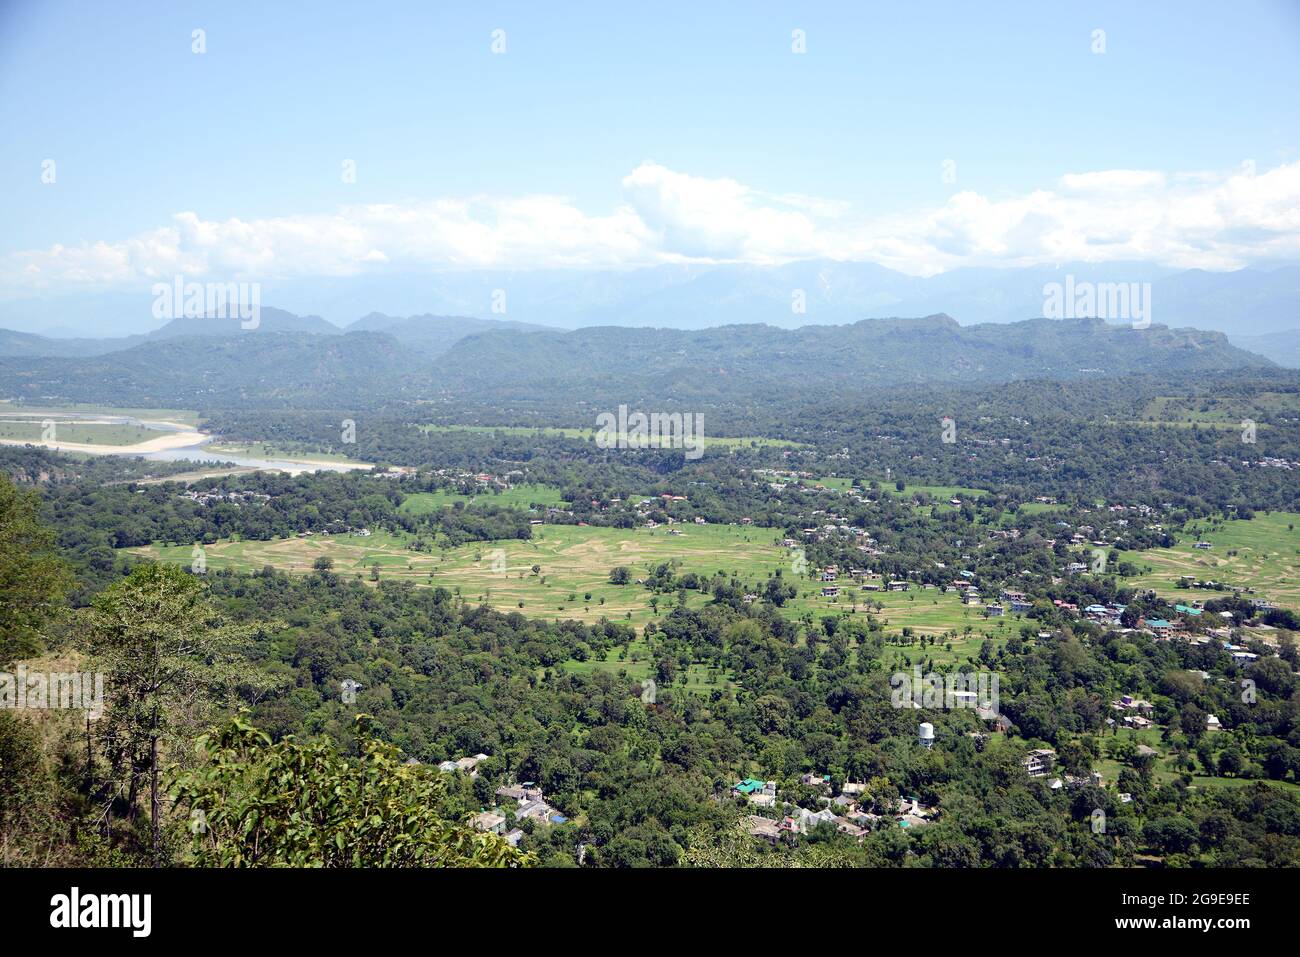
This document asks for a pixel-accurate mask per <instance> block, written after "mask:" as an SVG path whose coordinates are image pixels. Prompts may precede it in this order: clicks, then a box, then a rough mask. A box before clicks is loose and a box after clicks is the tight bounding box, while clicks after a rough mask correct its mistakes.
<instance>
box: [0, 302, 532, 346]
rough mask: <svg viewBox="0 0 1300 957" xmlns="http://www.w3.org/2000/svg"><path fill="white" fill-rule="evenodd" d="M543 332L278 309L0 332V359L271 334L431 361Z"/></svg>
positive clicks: (440, 319) (518, 325) (459, 320)
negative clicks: (361, 341)
mask: <svg viewBox="0 0 1300 957" xmlns="http://www.w3.org/2000/svg"><path fill="white" fill-rule="evenodd" d="M545 328H546V327H545V326H531V325H529V324H527V323H523V322H509V321H496V320H493V319H473V318H470V317H468V316H434V315H422V316H410V317H408V318H400V317H394V316H385V315H383V314H381V313H377V312H373V313H371V314H369V315H367V316H364V317H362V318H361V319H358V320H357V321H356V322H354V323H352V324H351V325H349V326H347V327H346V328H345V329H340V328H339V327H338V326H336V325H334V324H333V323H330V322H326V321H325V320H324V319H322V318H321V317H320V316H295V315H294V314H293V313H290V312H285V311H284V310H283V309H274V308H271V307H267V306H264V307H262V309H261V311H260V316H259V321H258V325H257V326H256V328H253V329H245V328H244V327H243V325H242V324H241V321H240V320H239V319H216V318H191V319H173V320H171V321H170V322H168V323H167V324H166V325H165V326H162V327H161V328H159V329H157V330H155V331H154V332H150V333H147V334H143V335H135V336H123V337H120V338H111V339H86V338H74V339H56V338H52V337H49V336H39V335H36V334H34V333H30V332H15V331H13V330H11V329H0V356H22V357H55V358H77V357H88V356H102V355H107V354H109V353H113V352H121V351H123V350H126V349H133V348H135V347H136V346H140V345H144V344H145V343H150V342H159V341H162V340H166V339H176V338H181V337H213V336H216V337H229V336H238V335H241V334H244V335H247V334H255V335H258V336H265V335H273V334H276V333H309V334H312V335H321V336H338V335H343V334H344V333H345V332H383V333H385V334H387V335H389V336H391V337H392V338H394V339H396V340H397V341H398V342H400V343H402V344H403V345H406V346H408V347H410V348H412V349H415V350H416V351H418V352H420V353H422V354H424V355H426V356H433V355H438V354H440V353H442V352H445V351H446V350H447V349H449V348H451V346H452V345H454V344H455V343H456V342H457V341H458V340H460V339H463V338H464V337H465V336H467V335H471V334H473V333H477V332H484V331H487V330H489V329H509V330H512V331H516V332H528V331H536V330H539V329H545Z"/></svg>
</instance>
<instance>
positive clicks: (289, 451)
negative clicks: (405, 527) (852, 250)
mask: <svg viewBox="0 0 1300 957" xmlns="http://www.w3.org/2000/svg"><path fill="white" fill-rule="evenodd" d="M207 450H208V451H209V452H213V453H216V454H224V455H233V456H236V457H240V458H243V457H250V458H258V459H272V460H277V459H284V460H290V461H307V462H339V463H348V464H352V465H366V464H368V463H365V462H360V461H358V460H357V459H354V458H351V457H350V456H347V455H342V454H341V453H338V452H319V451H316V450H314V449H312V448H311V447H310V446H307V445H305V444H303V445H294V444H286V445H272V444H271V443H269V442H220V443H213V444H210V445H208V446H207Z"/></svg>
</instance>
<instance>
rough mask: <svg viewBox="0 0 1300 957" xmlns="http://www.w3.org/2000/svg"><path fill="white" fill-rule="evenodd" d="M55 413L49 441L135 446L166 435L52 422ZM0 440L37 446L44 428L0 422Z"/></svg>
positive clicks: (13, 421) (158, 431)
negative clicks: (11, 440) (51, 436)
mask: <svg viewBox="0 0 1300 957" xmlns="http://www.w3.org/2000/svg"><path fill="white" fill-rule="evenodd" d="M54 415H57V413H50V416H51V421H53V422H54V434H53V440H54V441H56V442H75V443H78V444H82V445H135V444H136V443H138V442H148V441H149V440H150V439H156V438H160V437H161V436H164V435H168V434H169V433H167V432H164V431H162V430H161V429H150V428H145V427H144V426H139V425H128V424H111V423H98V422H78V421H75V420H64V421H60V420H59V419H56V418H53V416H54ZM0 439H17V440H19V441H23V442H40V441H43V440H44V439H45V426H44V425H43V420H42V419H36V420H25V419H9V418H0Z"/></svg>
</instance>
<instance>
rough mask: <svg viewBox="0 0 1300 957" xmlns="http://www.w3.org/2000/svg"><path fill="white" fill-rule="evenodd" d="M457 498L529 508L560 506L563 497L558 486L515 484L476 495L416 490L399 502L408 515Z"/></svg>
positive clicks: (423, 512) (444, 505)
mask: <svg viewBox="0 0 1300 957" xmlns="http://www.w3.org/2000/svg"><path fill="white" fill-rule="evenodd" d="M456 502H464V503H465V504H466V505H468V504H469V503H471V502H477V503H478V504H480V505H499V506H504V507H506V508H531V507H533V506H534V505H540V506H542V507H546V506H557V507H558V506H561V505H563V504H564V499H563V498H561V497H560V490H559V489H557V488H555V487H554V486H551V485H514V486H511V487H510V488H508V489H505V490H503V491H501V492H499V493H496V492H483V493H482V494H479V495H462V494H461V493H459V492H447V491H438V492H415V493H414V494H411V495H408V496H407V497H406V499H405V501H403V502H402V509H401V510H402V511H403V512H406V513H408V514H410V515H427V514H428V513H430V512H436V511H438V510H439V509H443V508H451V507H452V505H454V504H455V503H456Z"/></svg>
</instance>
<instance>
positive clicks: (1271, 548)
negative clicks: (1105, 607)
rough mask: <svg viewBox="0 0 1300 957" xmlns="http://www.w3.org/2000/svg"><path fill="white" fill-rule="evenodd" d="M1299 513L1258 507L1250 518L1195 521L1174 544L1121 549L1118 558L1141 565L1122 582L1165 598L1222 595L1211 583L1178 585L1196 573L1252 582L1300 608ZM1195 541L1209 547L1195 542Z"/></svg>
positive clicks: (1260, 591) (1262, 592)
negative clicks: (1201, 586) (1206, 544)
mask: <svg viewBox="0 0 1300 957" xmlns="http://www.w3.org/2000/svg"><path fill="white" fill-rule="evenodd" d="M1297 526H1300V514H1297V513H1295V512H1273V513H1271V514H1268V515H1266V514H1264V513H1262V512H1257V513H1256V514H1255V517H1254V518H1253V519H1249V520H1243V519H1232V520H1228V521H1223V522H1221V523H1217V524H1215V525H1213V526H1212V525H1211V523H1208V522H1199V523H1193V524H1192V525H1191V526H1189V528H1188V529H1187V530H1186V531H1185V532H1184V533H1183V534H1182V536H1181V537H1182V539H1183V540H1182V541H1180V542H1179V543H1178V544H1177V545H1175V546H1174V547H1173V548H1153V549H1149V550H1147V551H1140V552H1137V551H1130V552H1123V553H1122V554H1121V555H1120V560H1121V561H1128V562H1133V563H1134V564H1135V565H1137V566H1138V568H1139V569H1141V570H1142V573H1141V574H1140V575H1139V576H1138V577H1136V578H1127V579H1125V580H1124V582H1125V584H1128V585H1136V586H1139V587H1145V588H1152V589H1154V590H1155V592H1156V594H1158V595H1161V596H1162V597H1165V598H1171V599H1175V598H1176V599H1181V600H1187V599H1191V598H1201V599H1207V600H1208V599H1211V598H1221V597H1223V595H1224V593H1223V592H1218V591H1214V590H1212V589H1196V588H1178V587H1176V585H1177V582H1178V579H1179V578H1180V577H1182V576H1183V575H1194V576H1196V578H1197V579H1198V580H1201V581H1216V582H1221V583H1223V584H1224V585H1229V586H1232V585H1236V586H1241V587H1250V588H1253V589H1254V590H1255V591H1254V597H1259V598H1266V599H1268V600H1270V601H1273V602H1276V603H1277V604H1279V605H1282V606H1284V607H1286V608H1290V609H1293V610H1297V611H1300V528H1298V527H1297ZM1197 541H1206V542H1209V543H1210V544H1211V545H1212V546H1213V547H1211V548H1209V549H1199V548H1195V547H1193V546H1194V543H1195V542H1197Z"/></svg>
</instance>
